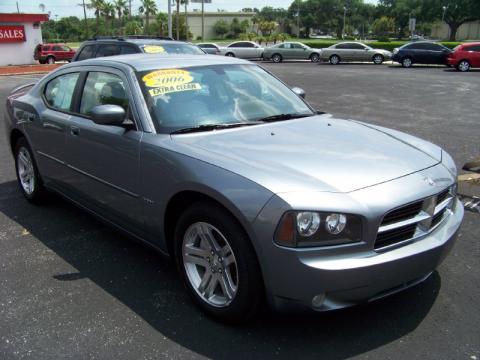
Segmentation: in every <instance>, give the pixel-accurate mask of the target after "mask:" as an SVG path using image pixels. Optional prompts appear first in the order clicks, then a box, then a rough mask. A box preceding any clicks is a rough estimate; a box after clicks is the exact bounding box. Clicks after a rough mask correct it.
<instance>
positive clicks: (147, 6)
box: [138, 0, 158, 34]
mask: <svg viewBox="0 0 480 360" xmlns="http://www.w3.org/2000/svg"><path fill="white" fill-rule="evenodd" d="M140 3H141V4H142V5H141V6H140V7H139V8H138V11H139V12H140V14H145V29H144V30H143V32H144V34H147V33H148V28H149V25H150V15H155V14H156V13H157V11H158V9H157V4H155V1H154V0H140Z"/></svg>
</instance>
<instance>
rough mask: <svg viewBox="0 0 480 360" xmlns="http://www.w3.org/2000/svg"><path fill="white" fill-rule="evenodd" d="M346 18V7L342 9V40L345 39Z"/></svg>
mask: <svg viewBox="0 0 480 360" xmlns="http://www.w3.org/2000/svg"><path fill="white" fill-rule="evenodd" d="M346 17H347V7H346V6H344V7H343V29H342V40H343V39H344V38H345V18H346Z"/></svg>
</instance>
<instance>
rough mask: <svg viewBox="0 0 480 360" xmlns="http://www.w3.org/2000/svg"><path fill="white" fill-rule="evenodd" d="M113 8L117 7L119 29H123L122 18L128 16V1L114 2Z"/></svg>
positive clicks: (115, 0)
mask: <svg viewBox="0 0 480 360" xmlns="http://www.w3.org/2000/svg"><path fill="white" fill-rule="evenodd" d="M113 6H114V7H115V10H116V11H117V15H118V24H119V27H120V28H121V27H122V16H123V15H125V16H127V14H128V9H127V1H126V0H114V2H113Z"/></svg>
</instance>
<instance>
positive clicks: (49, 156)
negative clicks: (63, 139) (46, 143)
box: [37, 150, 65, 165]
mask: <svg viewBox="0 0 480 360" xmlns="http://www.w3.org/2000/svg"><path fill="white" fill-rule="evenodd" d="M37 154H40V155H42V156H45V157H46V158H47V159H50V160H53V161H55V162H57V163H59V164H62V165H65V162H64V161H62V160H60V159H57V158H56V157H53V156H51V155H48V154H45V153H44V152H42V151H40V150H37Z"/></svg>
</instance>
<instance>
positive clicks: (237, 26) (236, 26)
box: [230, 17, 248, 37]
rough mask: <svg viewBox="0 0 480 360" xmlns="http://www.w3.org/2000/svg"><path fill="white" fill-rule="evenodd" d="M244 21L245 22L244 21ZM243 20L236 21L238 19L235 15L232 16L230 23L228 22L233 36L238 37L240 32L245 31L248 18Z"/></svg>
mask: <svg viewBox="0 0 480 360" xmlns="http://www.w3.org/2000/svg"><path fill="white" fill-rule="evenodd" d="M245 21H246V23H245ZM245 21H242V22H240V21H238V19H237V18H236V17H235V18H233V20H232V22H231V24H230V31H231V32H232V34H233V35H234V36H235V37H238V35H240V34H241V33H244V32H246V31H247V28H248V20H245Z"/></svg>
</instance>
